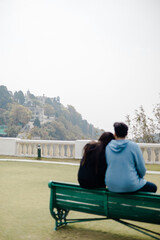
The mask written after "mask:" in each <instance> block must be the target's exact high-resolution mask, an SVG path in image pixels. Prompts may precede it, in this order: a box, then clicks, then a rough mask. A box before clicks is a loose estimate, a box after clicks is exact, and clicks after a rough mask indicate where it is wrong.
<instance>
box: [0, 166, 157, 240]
mask: <svg viewBox="0 0 160 240" xmlns="http://www.w3.org/2000/svg"><path fill="white" fill-rule="evenodd" d="M77 171H78V166H67V165H58V164H43V163H26V162H0V239H1V240H22V239H24V240H27V239H32V240H71V239H74V240H82V239H83V240H85V239H86V240H97V239H98V240H106V239H107V240H114V239H117V240H122V239H123V240H127V239H129V240H140V239H146V240H147V239H151V238H150V237H147V236H145V235H143V234H141V233H139V232H136V231H134V230H132V229H128V228H127V227H125V226H122V225H120V224H119V223H116V222H114V221H112V220H107V221H98V222H89V223H76V224H72V225H69V226H66V227H65V228H61V229H60V230H58V231H54V230H53V227H54V220H53V218H52V217H51V215H50V213H49V194H50V192H49V188H48V181H49V180H57V181H66V182H74V183H75V182H77ZM146 179H147V180H149V181H153V182H155V183H156V184H157V185H158V188H159V190H158V192H159V193H160V181H159V179H160V175H148V174H147V175H146ZM78 215H79V216H80V217H81V216H82V217H83V216H84V215H86V214H80V213H77V212H71V213H70V217H74V218H76V217H78ZM139 225H140V226H143V227H145V228H148V229H151V230H153V231H156V232H159V226H158V225H151V224H145V223H139Z"/></svg>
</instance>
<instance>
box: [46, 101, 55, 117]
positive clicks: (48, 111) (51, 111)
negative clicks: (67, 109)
mask: <svg viewBox="0 0 160 240" xmlns="http://www.w3.org/2000/svg"><path fill="white" fill-rule="evenodd" d="M44 114H45V115H46V116H47V117H48V118H49V117H52V116H53V115H54V108H53V107H52V106H51V105H50V104H45V106H44Z"/></svg>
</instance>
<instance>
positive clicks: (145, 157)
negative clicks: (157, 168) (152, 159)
mask: <svg viewBox="0 0 160 240" xmlns="http://www.w3.org/2000/svg"><path fill="white" fill-rule="evenodd" d="M143 157H144V160H145V162H148V153H147V149H146V148H145V149H144V152H143Z"/></svg>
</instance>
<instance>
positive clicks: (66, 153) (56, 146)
mask: <svg viewBox="0 0 160 240" xmlns="http://www.w3.org/2000/svg"><path fill="white" fill-rule="evenodd" d="M38 147H40V151H41V157H46V158H75V141H45V140H41V141H37V140H18V141H17V144H16V155H17V156H28V157H36V156H37V151H38Z"/></svg>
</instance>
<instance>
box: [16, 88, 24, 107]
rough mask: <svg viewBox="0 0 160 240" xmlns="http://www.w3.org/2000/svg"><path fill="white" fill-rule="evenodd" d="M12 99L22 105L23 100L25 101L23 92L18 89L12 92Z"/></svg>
mask: <svg viewBox="0 0 160 240" xmlns="http://www.w3.org/2000/svg"><path fill="white" fill-rule="evenodd" d="M14 100H15V101H16V102H17V103H19V104H21V105H23V104H24V102H25V97H24V94H23V92H22V91H18V92H17V91H16V92H15V93H14Z"/></svg>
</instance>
